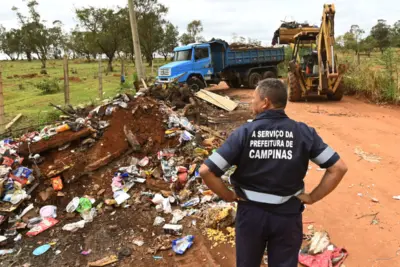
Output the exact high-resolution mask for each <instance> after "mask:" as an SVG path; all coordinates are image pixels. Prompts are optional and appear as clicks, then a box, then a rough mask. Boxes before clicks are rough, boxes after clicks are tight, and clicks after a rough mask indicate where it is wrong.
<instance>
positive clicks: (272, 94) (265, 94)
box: [257, 78, 288, 108]
mask: <svg viewBox="0 0 400 267" xmlns="http://www.w3.org/2000/svg"><path fill="white" fill-rule="evenodd" d="M257 89H258V93H259V94H260V97H261V99H265V98H268V99H269V101H271V103H272V105H274V107H275V108H285V107H286V103H287V98H288V95H287V91H286V87H285V85H284V84H283V82H281V81H280V80H279V79H274V78H269V79H265V80H262V81H260V82H259V83H258V86H257Z"/></svg>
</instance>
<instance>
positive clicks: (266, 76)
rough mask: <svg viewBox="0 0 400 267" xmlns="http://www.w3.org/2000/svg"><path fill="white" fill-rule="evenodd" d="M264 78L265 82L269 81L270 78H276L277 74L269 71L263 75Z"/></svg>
mask: <svg viewBox="0 0 400 267" xmlns="http://www.w3.org/2000/svg"><path fill="white" fill-rule="evenodd" d="M262 78H263V80H265V79H269V78H276V74H275V73H274V72H273V71H270V70H267V71H265V72H264V73H263V75H262Z"/></svg>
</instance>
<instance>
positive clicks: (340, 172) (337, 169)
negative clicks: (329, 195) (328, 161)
mask: <svg viewBox="0 0 400 267" xmlns="http://www.w3.org/2000/svg"><path fill="white" fill-rule="evenodd" d="M328 171H330V172H333V173H335V174H336V175H337V176H338V177H340V178H342V177H343V176H344V175H345V174H346V173H347V171H348V168H347V165H346V163H344V161H343V160H341V159H339V161H338V162H336V163H335V165H333V166H332V167H331V168H328Z"/></svg>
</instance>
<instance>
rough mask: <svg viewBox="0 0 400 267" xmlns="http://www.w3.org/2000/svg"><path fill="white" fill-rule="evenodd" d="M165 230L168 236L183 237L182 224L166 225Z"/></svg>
mask: <svg viewBox="0 0 400 267" xmlns="http://www.w3.org/2000/svg"><path fill="white" fill-rule="evenodd" d="M163 229H164V233H165V234H167V235H182V232H183V226H182V225H180V224H166V225H164V226H163Z"/></svg>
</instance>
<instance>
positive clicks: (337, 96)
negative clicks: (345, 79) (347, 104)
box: [326, 83, 344, 101]
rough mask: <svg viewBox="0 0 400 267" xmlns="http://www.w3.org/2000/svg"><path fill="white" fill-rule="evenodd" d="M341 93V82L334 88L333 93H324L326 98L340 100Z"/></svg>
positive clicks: (342, 89) (342, 92)
mask: <svg viewBox="0 0 400 267" xmlns="http://www.w3.org/2000/svg"><path fill="white" fill-rule="evenodd" d="M343 94H344V88H343V84H342V83H340V84H339V86H338V88H337V89H336V92H335V93H333V94H332V93H328V94H327V95H326V97H327V98H328V100H331V101H340V100H342V98H343Z"/></svg>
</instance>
